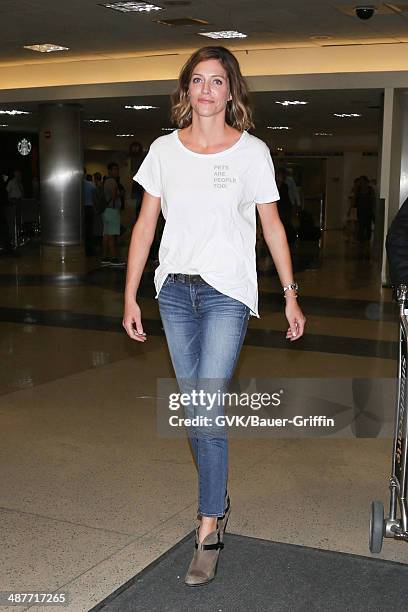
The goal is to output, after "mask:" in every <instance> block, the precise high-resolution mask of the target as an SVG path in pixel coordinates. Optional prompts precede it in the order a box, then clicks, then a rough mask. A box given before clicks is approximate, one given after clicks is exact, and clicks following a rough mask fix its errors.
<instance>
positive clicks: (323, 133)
mask: <svg viewBox="0 0 408 612" xmlns="http://www.w3.org/2000/svg"><path fill="white" fill-rule="evenodd" d="M313 136H333V134H331V133H330V132H315V133H314V134H313Z"/></svg>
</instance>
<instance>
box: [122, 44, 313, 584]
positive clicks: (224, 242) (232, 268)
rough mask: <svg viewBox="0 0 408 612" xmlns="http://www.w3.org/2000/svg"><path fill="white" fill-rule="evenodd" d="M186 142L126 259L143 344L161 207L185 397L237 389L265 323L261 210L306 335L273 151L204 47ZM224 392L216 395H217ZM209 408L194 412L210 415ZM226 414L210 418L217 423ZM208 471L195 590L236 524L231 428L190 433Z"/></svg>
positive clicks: (157, 188) (235, 77) (128, 311)
mask: <svg viewBox="0 0 408 612" xmlns="http://www.w3.org/2000/svg"><path fill="white" fill-rule="evenodd" d="M172 103H173V105H172V118H173V122H174V123H175V124H176V125H178V127H179V128H181V129H180V130H175V131H174V132H172V133H171V134H168V135H166V136H161V137H159V138H157V139H156V140H155V141H154V142H153V144H152V145H151V147H150V150H149V153H148V155H147V157H146V159H145V160H144V162H143V163H142V165H141V167H140V169H139V171H138V173H137V174H136V176H135V177H134V180H136V181H137V182H139V183H140V184H141V185H143V187H144V189H145V195H144V197H143V203H142V209H141V212H140V215H139V218H138V220H137V222H136V224H135V226H134V228H133V232H132V239H131V244H130V249H129V256H128V269H127V277H126V288H125V310H124V315H123V326H124V328H125V329H126V332H127V333H128V335H129V337H130V338H131V339H133V340H136V341H139V342H145V341H146V340H147V336H146V334H145V332H144V330H143V325H142V320H141V310H140V306H139V304H138V302H137V291H138V288H139V284H140V280H141V276H142V272H143V269H144V267H145V264H146V261H147V258H148V254H149V250H150V247H151V244H152V241H153V237H154V233H155V228H156V224H157V220H158V217H159V214H160V208H161V207H162V210H163V215H164V217H165V218H166V224H165V227H164V231H163V236H162V240H161V244H160V250H159V262H160V264H159V266H158V268H157V269H156V271H155V287H156V291H157V296H156V297H158V301H159V308H160V315H161V318H162V322H163V327H164V330H165V334H166V339H167V343H168V347H169V351H170V355H171V359H172V363H173V366H174V369H175V372H176V377H177V382H178V384H179V387H180V390H181V391H182V392H186V391H187V392H189V391H190V392H191V391H192V390H193V389H194V390H199V391H202V390H204V391H205V392H206V393H208V392H214V391H216V390H219V391H221V393H222V392H224V391H225V390H226V389H228V385H229V382H230V380H231V377H232V375H233V372H234V370H235V366H236V363H237V359H238V356H239V353H240V350H241V347H242V343H243V340H244V337H245V333H246V329H247V324H248V319H249V317H250V316H251V315H252V316H259V315H258V306H257V305H258V291H257V278H256V263H255V239H256V209H257V210H258V213H259V215H260V218H261V223H262V228H263V233H264V237H265V241H266V243H267V245H268V248H269V249H270V252H271V255H272V257H273V259H274V262H275V265H276V268H277V271H278V274H279V277H280V280H281V282H282V285H284V286H285V288H284V295H285V297H286V308H285V313H286V317H287V319H288V322H289V329H288V330H287V333H286V337H287V338H288V339H290V340H291V341H293V340H296V339H297V338H299V337H300V336H301V335H302V334H303V328H304V323H305V318H304V316H303V314H302V311H301V310H300V308H299V306H298V304H297V300H296V289H297V286H296V285H294V283H293V272H292V265H291V259H290V252H289V248H288V244H287V240H286V236H285V230H284V228H283V225H282V223H281V221H280V219H279V214H278V211H277V207H276V200H277V199H278V198H279V194H278V190H277V187H276V183H275V177H274V168H273V163H272V159H271V156H270V153H269V149H268V147H267V146H266V145H265V143H263V142H262V141H261V140H259V139H258V138H256V137H255V136H252V135H250V134H249V133H248V132H247V131H246V130H248V129H250V128H252V127H253V123H252V119H251V110H250V107H249V101H248V89H247V85H246V83H245V80H244V79H243V77H242V75H241V71H240V68H239V64H238V62H237V60H236V58H235V56H234V55H233V54H232V53H231V52H230V51H228V49H226V48H224V47H213V46H210V47H204V48H202V49H199V50H198V51H196V52H195V53H194V54H193V55H192V56H191V57H190V59H189V60H188V61H187V63H186V64H185V66H184V67H183V69H182V71H181V73H180V77H179V84H178V89H177V91H176V93H175V94H174V96H173V99H172ZM214 386H215V387H216V389H215V388H214ZM203 411H204V413H206V414H208V412H206V407H205V406H204V407H202V406H199V407H193V406H191V405H190V406H187V407H186V414H187V415H188V416H194V414H197V415H200V413H201V415H202V413H203ZM222 413H223V406H222V405H217V404H216V405H215V406H214V407H213V408H212V417H213V418H214V417H215V416H218V415H220V414H222ZM188 433H189V438H190V442H191V445H192V450H193V454H194V458H195V460H196V464H197V466H198V470H199V506H198V516H199V517H200V523H199V525H198V526H197V527H196V531H195V551H194V555H193V559H192V561H191V563H190V566H189V568H188V571H187V574H186V577H185V583H186V584H187V585H189V586H197V585H201V584H206V583H207V582H209V581H210V580H212V579H213V578H214V574H215V568H216V564H217V561H218V555H219V552H220V549H221V548H222V547H223V535H224V531H225V527H226V522H227V520H228V515H229V508H230V505H229V496H228V492H227V477H228V444H227V436H226V432H225V431H224V430H223V428H221V427H220V428H212V427H211V426H210V427H205V426H204V427H201V426H199V427H193V428H189V429H188Z"/></svg>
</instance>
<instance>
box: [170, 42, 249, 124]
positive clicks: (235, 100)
mask: <svg viewBox="0 0 408 612" xmlns="http://www.w3.org/2000/svg"><path fill="white" fill-rule="evenodd" d="M210 59H217V60H219V61H220V63H221V65H222V66H223V68H224V70H225V72H226V73H227V77H228V84H229V88H230V92H231V97H232V100H229V101H228V102H227V108H226V110H225V120H226V122H227V123H228V124H229V125H231V126H232V127H234V128H236V129H237V130H239V131H240V132H242V131H243V130H249V129H251V128H254V127H255V126H254V123H253V120H252V111H251V107H250V100H249V91H248V86H247V84H246V82H245V79H244V77H243V76H242V74H241V69H240V67H239V63H238V60H237V59H236V57H235V55H233V54H232V53H231V51H229V50H228V49H226V48H225V47H215V46H209V47H201V49H198V50H197V51H195V53H193V55H192V56H191V57H190V58H189V59H188V60H187V62H186V63H185V64H184V66H183V68H182V69H181V72H180V75H179V82H178V87H177V89H176V91H175V92H174V93H173V94H172V96H171V104H172V109H171V119H172V121H173V123H174V124H175V125H176V126H177V127H179V128H184V127H187V126H188V125H190V124H191V120H192V111H191V104H190V100H189V97H188V88H189V85H190V81H191V76H192V75H193V73H194V68H195V67H196V66H197V64H199V63H200V62H204V61H206V60H210Z"/></svg>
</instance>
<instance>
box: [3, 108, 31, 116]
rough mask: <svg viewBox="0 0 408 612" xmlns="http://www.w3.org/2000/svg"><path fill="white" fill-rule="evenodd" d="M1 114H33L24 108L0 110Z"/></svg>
mask: <svg viewBox="0 0 408 612" xmlns="http://www.w3.org/2000/svg"><path fill="white" fill-rule="evenodd" d="M0 115H31V113H29V112H28V111H22V110H15V109H13V110H0Z"/></svg>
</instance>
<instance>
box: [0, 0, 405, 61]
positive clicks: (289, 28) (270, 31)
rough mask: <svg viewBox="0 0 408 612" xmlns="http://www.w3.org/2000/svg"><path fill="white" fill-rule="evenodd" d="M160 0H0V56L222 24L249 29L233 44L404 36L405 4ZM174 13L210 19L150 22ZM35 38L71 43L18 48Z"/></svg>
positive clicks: (91, 47)
mask: <svg viewBox="0 0 408 612" xmlns="http://www.w3.org/2000/svg"><path fill="white" fill-rule="evenodd" d="M157 4H158V5H159V6H162V7H165V8H164V10H161V11H152V12H150V13H119V12H116V11H112V10H110V9H107V8H105V7H102V6H100V5H99V3H98V2H97V0H0V63H3V64H4V63H10V62H18V63H29V62H50V61H62V60H66V59H69V58H71V59H74V58H79V57H89V56H96V57H112V56H115V55H122V56H123V55H125V56H126V55H132V54H151V53H153V52H154V53H164V54H167V53H171V52H176V51H180V50H189V49H194V48H197V47H199V46H201V45H205V44H210V42H211V41H210V39H208V38H205V37H202V36H198V34H197V33H198V32H199V31H208V30H224V29H237V30H240V31H242V32H244V33H246V34H248V37H247V38H245V39H241V40H230V41H227V44H228V47H230V48H231V49H246V48H248V49H249V48H254V47H258V48H274V47H299V46H300V47H304V46H308V47H316V46H326V45H340V44H341V45H344V44H373V43H378V42H384V43H387V42H388V43H395V42H407V41H408V13H407V12H406V11H405V9H407V10H408V6H407V5H406V4H405V5H404V4H401V5H400V6H401V7H403V8H404V10H403V12H398V11H397V10H396V9H395V8H394V9H391V8H389V6H393V7H395V6H398V5H394V4H393V5H388V4H383V3H379V2H371V0H370V1H369V2H368V4H374V5H376V6H378V7H379V8H380V9H381V10H380V11H379V13H378V14H377V15H375V16H374V18H373V19H371V20H369V21H361V20H359V19H357V18H356V17H355V16H354V15H353V14H352V8H353V6H354V5H353V4H349V5H343V3H342V2H341V0H340V2H339V3H337V2H335V1H333V0H213V1H209V0H191V1H188V0H186V2H185V4H186V6H168V5H169V4H171V0H169V1H167V0H164V1H158V2H157ZM356 4H358V2H356ZM363 4H364V2H363ZM347 12H349V13H351V14H347ZM179 17H193V18H198V19H205V20H207V21H209V22H210V25H208V26H197V25H195V26H172V27H170V26H167V25H161V24H158V23H156V22H155V21H156V20H158V19H170V18H179ZM314 36H328V37H330V38H329V39H327V40H316V39H313V38H311V37H314ZM39 43H55V44H59V45H62V46H66V47H70V51H68V52H59V53H50V54H44V53H43V54H40V53H36V52H34V51H29V50H26V49H23V45H31V44H39ZM224 43H225V41H224Z"/></svg>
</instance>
